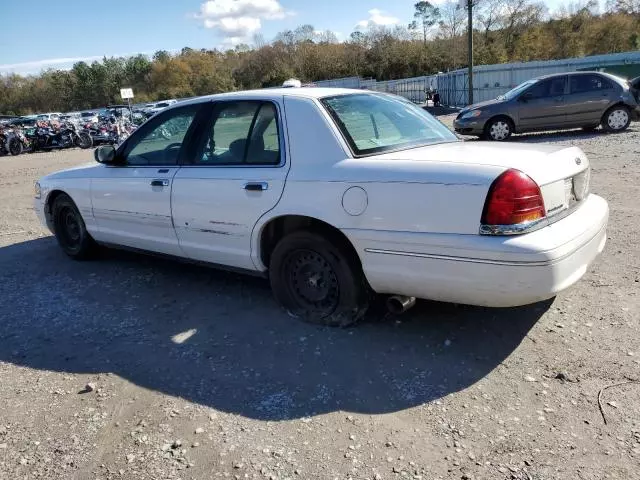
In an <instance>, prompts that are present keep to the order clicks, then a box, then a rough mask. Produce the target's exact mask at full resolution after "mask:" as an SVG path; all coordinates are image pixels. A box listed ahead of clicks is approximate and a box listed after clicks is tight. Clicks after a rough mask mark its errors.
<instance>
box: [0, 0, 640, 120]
mask: <svg viewBox="0 0 640 480" xmlns="http://www.w3.org/2000/svg"><path fill="white" fill-rule="evenodd" d="M473 4H474V9H473V11H474V29H473V37H474V58H475V63H476V64H477V65H482V64H495V63H505V62H517V61H531V60H552V59H561V58H568V57H580V56H585V55H594V54H602V53H615V52H625V51H630V50H638V49H640V0H609V1H608V3H607V6H606V8H605V10H604V12H599V10H598V8H599V6H598V2H597V0H589V1H588V2H586V3H584V2H582V3H569V4H566V5H565V6H564V7H562V8H560V9H558V10H557V11H556V12H555V13H554V14H552V15H550V14H549V12H548V11H547V8H546V7H545V5H544V3H542V2H536V1H535V0H473ZM466 34H467V12H466V10H465V9H461V8H460V7H458V3H457V2H448V3H444V4H442V5H440V6H434V5H432V4H431V3H429V2H427V1H420V2H417V3H416V4H415V15H414V20H413V21H412V22H411V23H409V24H407V25H403V26H401V25H396V26H393V27H371V28H369V29H368V30H366V31H360V30H358V31H355V32H353V33H352V34H351V35H350V37H349V38H348V39H347V40H346V41H343V42H339V41H338V39H337V38H336V36H335V34H333V33H332V32H330V31H326V32H318V31H317V30H316V29H315V28H314V27H313V26H311V25H302V26H300V27H298V28H296V29H295V30H287V31H284V32H280V33H279V34H278V35H276V37H275V38H274V39H273V41H271V42H266V41H265V40H264V38H263V37H262V36H261V35H256V36H255V37H254V38H253V44H252V45H246V44H243V45H238V46H237V47H236V48H234V49H232V50H227V51H220V50H217V49H212V50H209V49H200V50H194V49H191V48H188V47H185V48H183V49H182V50H181V51H180V52H177V53H170V52H166V51H158V52H156V53H155V54H154V55H153V56H152V57H147V56H145V55H137V56H133V57H128V58H115V57H112V58H106V57H105V58H104V59H103V60H102V61H95V62H93V63H91V64H88V63H86V62H78V63H76V64H75V65H74V66H73V68H71V69H70V70H55V69H50V70H46V71H43V72H41V73H40V74H38V75H29V76H23V75H18V74H6V75H2V76H0V113H4V114H27V113H33V112H46V111H72V110H83V109H90V108H97V107H102V106H104V105H107V104H111V103H120V102H121V99H120V97H119V92H120V88H121V87H131V88H133V90H134V93H135V95H136V97H135V100H136V101H137V102H149V101H155V100H162V99H168V98H183V97H191V96H197V95H207V94H212V93H219V92H226V91H230V90H239V89H249V88H260V87H269V86H276V85H280V84H282V82H283V81H284V80H286V79H288V78H298V79H300V80H302V81H303V82H312V81H317V80H324V79H331V78H339V77H346V76H361V77H365V78H367V77H370V78H375V79H377V80H391V79H398V78H405V77H413V76H420V75H429V74H433V73H437V72H445V71H448V70H452V69H457V68H462V67H465V66H466V62H467V60H466V59H467V40H466Z"/></svg>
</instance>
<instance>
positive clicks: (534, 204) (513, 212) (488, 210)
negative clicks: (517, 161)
mask: <svg viewBox="0 0 640 480" xmlns="http://www.w3.org/2000/svg"><path fill="white" fill-rule="evenodd" d="M545 215H546V212H545V208H544V201H543V200H542V193H541V192H540V187H539V186H538V184H537V183H536V182H534V181H533V180H532V179H531V178H530V177H529V176H528V175H525V174H524V173H522V172H521V171H520V170H514V169H511V170H507V171H506V172H504V173H503V174H502V175H500V176H499V177H498V178H496V179H495V180H494V182H493V183H492V184H491V187H490V188H489V193H488V195H487V199H486V201H485V203H484V210H483V212H482V220H481V223H482V225H483V226H498V225H519V224H526V223H529V222H533V221H535V220H540V219H542V218H544V217H545ZM494 233H498V232H497V231H496V232H494Z"/></svg>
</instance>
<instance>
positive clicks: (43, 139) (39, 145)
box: [31, 123, 93, 152]
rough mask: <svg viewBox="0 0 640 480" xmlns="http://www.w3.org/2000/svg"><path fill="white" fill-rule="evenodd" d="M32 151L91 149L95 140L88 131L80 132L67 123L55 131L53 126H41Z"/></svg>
mask: <svg viewBox="0 0 640 480" xmlns="http://www.w3.org/2000/svg"><path fill="white" fill-rule="evenodd" d="M31 145H32V151H33V152H35V151H38V150H55V149H62V148H70V147H76V146H77V147H80V148H91V147H92V146H93V139H92V138H91V135H90V134H89V132H87V131H86V130H81V131H79V130H78V127H77V126H76V125H75V124H73V123H67V124H64V125H62V126H61V127H60V129H59V130H57V131H56V130H55V129H54V128H53V127H52V126H51V125H48V126H46V125H39V126H38V128H37V129H36V131H35V135H34V137H33V139H32V141H31Z"/></svg>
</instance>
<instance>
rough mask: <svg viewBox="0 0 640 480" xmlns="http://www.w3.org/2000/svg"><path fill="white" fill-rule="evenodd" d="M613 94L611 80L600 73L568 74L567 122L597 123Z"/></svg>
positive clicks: (577, 125)
mask: <svg viewBox="0 0 640 480" xmlns="http://www.w3.org/2000/svg"><path fill="white" fill-rule="evenodd" d="M615 94H616V89H615V87H614V85H613V82H612V81H611V80H609V79H608V78H605V77H603V76H602V75H598V74H595V73H579V74H574V75H570V76H569V95H567V123H568V124H569V125H570V126H575V127H585V126H591V125H597V124H599V123H600V120H601V119H602V115H603V114H604V112H605V111H606V109H607V108H608V107H609V105H611V104H612V102H613V101H614V98H615Z"/></svg>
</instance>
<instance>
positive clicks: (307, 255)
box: [287, 250, 339, 313]
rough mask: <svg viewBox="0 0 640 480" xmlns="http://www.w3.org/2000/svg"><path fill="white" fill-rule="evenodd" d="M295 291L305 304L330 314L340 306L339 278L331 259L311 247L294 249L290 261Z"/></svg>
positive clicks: (292, 288) (290, 271) (291, 278)
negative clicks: (309, 248)
mask: <svg viewBox="0 0 640 480" xmlns="http://www.w3.org/2000/svg"><path fill="white" fill-rule="evenodd" d="M287 269H288V271H289V282H290V286H291V290H292V293H293V294H294V296H295V298H296V301H297V302H298V303H299V304H300V306H301V307H304V308H305V309H307V310H312V311H315V312H317V313H330V312H331V311H333V310H334V309H335V308H336V307H337V305H338V298H339V291H338V279H337V277H336V274H335V272H334V271H333V268H332V267H331V265H330V264H329V262H328V261H327V260H326V259H325V258H324V257H323V256H322V255H320V254H319V253H317V252H314V251H310V250H299V251H296V252H293V253H292V255H291V256H290V257H289V261H288V262H287Z"/></svg>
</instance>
